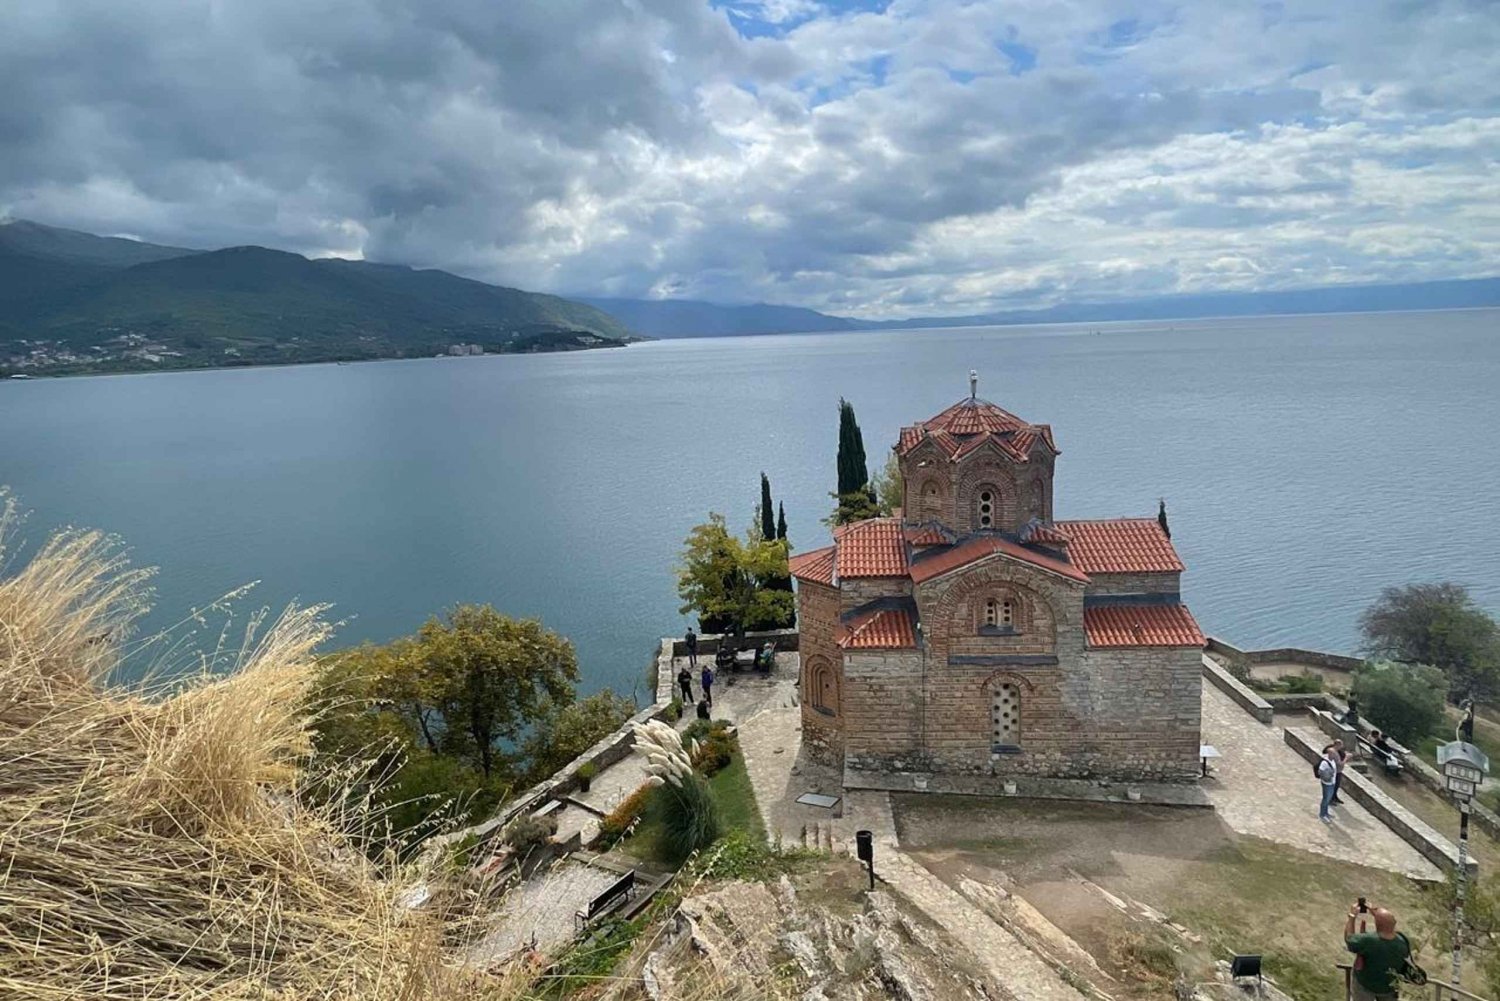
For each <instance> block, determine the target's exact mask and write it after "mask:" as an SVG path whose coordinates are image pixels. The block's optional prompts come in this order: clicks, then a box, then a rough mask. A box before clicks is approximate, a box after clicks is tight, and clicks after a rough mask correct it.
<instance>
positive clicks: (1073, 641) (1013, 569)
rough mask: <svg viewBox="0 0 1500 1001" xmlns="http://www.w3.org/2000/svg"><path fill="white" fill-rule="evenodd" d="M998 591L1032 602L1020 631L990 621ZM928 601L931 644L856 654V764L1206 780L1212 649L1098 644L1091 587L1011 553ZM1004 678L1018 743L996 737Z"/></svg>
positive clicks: (938, 587) (851, 730)
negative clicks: (1092, 641)
mask: <svg viewBox="0 0 1500 1001" xmlns="http://www.w3.org/2000/svg"><path fill="white" fill-rule="evenodd" d="M990 595H1001V596H1004V597H1005V598H1007V599H1014V600H1016V601H1018V602H1020V603H1021V608H1020V611H1019V614H1018V616H1017V618H1018V622H1017V629H1016V630H1015V631H1014V632H1013V633H1003V632H981V631H980V630H979V629H978V628H977V622H976V620H977V615H976V610H977V609H978V608H979V607H982V604H981V603H982V602H983V601H984V600H985V599H986V598H987V597H988V596H990ZM917 602H918V605H919V608H920V610H921V616H922V621H923V623H924V639H925V642H926V648H925V650H923V651H917V650H909V651H886V652H877V651H870V652H859V653H855V652H853V651H846V652H845V655H844V691H843V707H844V723H845V745H844V749H845V765H846V767H847V768H850V769H855V770H859V771H866V772H873V771H881V770H895V771H941V772H946V773H954V774H971V775H981V774H982V775H1026V776H1040V775H1047V776H1054V777H1060V778H1105V779H1118V780H1137V781H1146V780H1155V781H1192V780H1194V779H1196V778H1197V776H1198V774H1199V768H1200V765H1199V758H1198V745H1199V741H1200V729H1201V727H1200V724H1201V712H1202V706H1201V701H1200V692H1201V686H1202V679H1201V670H1202V667H1201V662H1200V657H1201V653H1200V651H1199V650H1198V648H1196V647H1192V648H1159V647H1152V648H1122V649H1105V650H1090V649H1086V648H1085V643H1084V633H1083V585H1082V584H1081V583H1079V582H1076V581H1071V580H1068V579H1065V578H1061V577H1057V576H1055V575H1052V574H1049V573H1046V572H1045V571H1041V570H1038V569H1034V568H1031V567H1028V566H1026V565H1024V564H1021V563H1017V562H1015V561H1012V560H1006V559H995V560H992V561H989V562H987V563H981V564H979V565H977V566H975V567H973V568H971V569H969V570H967V571H965V572H963V573H956V574H951V575H947V576H944V577H939V578H936V579H935V580H933V581H930V582H928V583H927V584H924V585H923V586H921V587H919V588H918V593H917ZM804 621H805V620H804ZM805 642H806V641H805V640H804V643H805ZM924 654H925V657H924ZM1000 685H1010V686H1013V688H1014V690H1015V692H1016V693H1017V694H1018V695H1019V699H1020V707H1019V712H1020V740H1019V745H1018V746H1014V747H997V746H996V744H995V739H994V724H993V721H992V718H991V714H992V711H993V706H994V701H993V700H994V696H995V693H996V691H997V688H998V686H1000ZM803 718H804V720H807V719H808V718H809V715H808V712H807V710H806V709H804V712H803Z"/></svg>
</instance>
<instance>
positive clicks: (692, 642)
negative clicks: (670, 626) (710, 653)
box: [684, 626, 698, 667]
mask: <svg viewBox="0 0 1500 1001" xmlns="http://www.w3.org/2000/svg"><path fill="white" fill-rule="evenodd" d="M684 642H685V643H686V644H687V652H688V663H689V664H690V665H692V666H693V667H697V666H698V634H697V633H695V632H693V627H692V626H688V631H687V636H686V637H685V638H684Z"/></svg>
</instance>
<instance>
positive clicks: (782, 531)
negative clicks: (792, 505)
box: [776, 504, 786, 540]
mask: <svg viewBox="0 0 1500 1001" xmlns="http://www.w3.org/2000/svg"><path fill="white" fill-rule="evenodd" d="M776 538H778V539H781V540H785V539H786V505H784V504H777V505H776Z"/></svg>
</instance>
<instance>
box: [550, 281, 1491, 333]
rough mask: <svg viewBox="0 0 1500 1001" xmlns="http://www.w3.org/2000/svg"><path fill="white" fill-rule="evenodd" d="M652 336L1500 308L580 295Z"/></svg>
mask: <svg viewBox="0 0 1500 1001" xmlns="http://www.w3.org/2000/svg"><path fill="white" fill-rule="evenodd" d="M579 301H580V302H587V303H590V304H592V305H594V306H597V307H599V308H600V309H602V310H604V311H605V312H606V313H609V314H610V315H612V316H614V317H616V318H617V319H619V320H621V321H622V322H624V323H625V324H627V325H628V326H630V327H631V328H632V329H633V330H636V331H638V332H640V333H642V334H645V335H647V336H650V337H726V336H733V335H744V334H791V333H818V332H828V331H839V330H912V329H922V328H930V327H967V326H987V325H996V326H1005V325H1013V324H1025V323H1104V322H1108V321H1111V320H1188V319H1193V318H1197V317H1208V316H1269V315H1273V314H1278V313H1358V312H1385V311H1390V310H1404V309H1405V310H1409V309H1463V308H1474V307H1484V306H1500V278H1476V279H1469V280H1460V281H1435V282H1413V283H1408V284H1402V285H1332V286H1325V287H1322V288H1309V289H1292V290H1288V291H1282V292H1214V293H1204V294H1201V295H1174V296H1157V297H1153V298H1149V299H1125V300H1118V301H1113V302H1093V303H1062V304H1060V305H1057V306H1051V307H1048V308H1046V309H1025V310H1006V311H1002V312H996V313H973V314H969V315H965V316H918V317H912V318H910V319H905V320H859V319H854V318H850V317H842V316H830V315H828V314H827V313H819V312H817V311H815V310H811V309H802V308H799V307H796V306H770V305H765V304H758V305H753V306H721V305H717V304H715V303H710V302H698V301H695V300H691V299H595V298H580V299H579Z"/></svg>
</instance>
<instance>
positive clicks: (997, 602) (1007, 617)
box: [980, 598, 1016, 632]
mask: <svg viewBox="0 0 1500 1001" xmlns="http://www.w3.org/2000/svg"><path fill="white" fill-rule="evenodd" d="M980 626H981V627H983V628H984V629H985V630H994V631H997V632H1015V629H1016V603H1015V602H1013V601H1011V600H1010V599H1008V598H1007V599H1005V600H1003V601H1002V600H1001V599H999V598H986V599H985V601H984V615H983V617H982V618H981V620H980Z"/></svg>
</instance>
